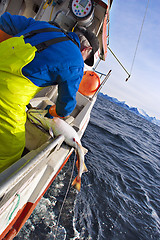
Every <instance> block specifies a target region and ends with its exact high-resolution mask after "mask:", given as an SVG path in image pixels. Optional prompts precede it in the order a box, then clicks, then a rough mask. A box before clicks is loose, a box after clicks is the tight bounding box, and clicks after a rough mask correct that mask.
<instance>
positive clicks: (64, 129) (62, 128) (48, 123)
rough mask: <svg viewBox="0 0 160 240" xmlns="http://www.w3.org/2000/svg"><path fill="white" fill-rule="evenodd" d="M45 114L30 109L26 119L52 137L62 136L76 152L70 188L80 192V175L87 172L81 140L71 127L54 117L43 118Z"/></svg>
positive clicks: (39, 110) (44, 111)
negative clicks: (74, 175) (75, 170)
mask: <svg viewBox="0 0 160 240" xmlns="http://www.w3.org/2000/svg"><path fill="white" fill-rule="evenodd" d="M47 112H48V110H41V109H35V108H31V109H29V110H28V111H27V117H28V119H29V120H30V121H31V122H33V123H34V124H36V125H38V126H40V127H42V128H44V129H45V130H47V131H49V134H50V135H51V136H52V137H54V136H55V137H57V136H59V135H63V136H64V141H65V143H66V144H67V145H69V146H71V147H73V148H74V149H75V150H76V154H77V162H76V167H77V169H78V174H77V176H76V178H75V179H74V180H73V182H72V186H73V187H75V188H76V189H77V190H78V191H80V189H81V177H82V174H83V173H84V172H87V171H88V170H87V167H86V165H85V163H84V155H85V154H84V149H83V146H82V144H81V140H80V138H79V136H78V134H77V132H76V130H75V129H74V128H73V127H72V126H71V125H69V124H68V123H67V122H66V121H64V120H63V119H61V118H58V117H54V118H53V119H50V118H47V117H45V115H46V114H47Z"/></svg>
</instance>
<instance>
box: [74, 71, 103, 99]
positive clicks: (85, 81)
mask: <svg viewBox="0 0 160 240" xmlns="http://www.w3.org/2000/svg"><path fill="white" fill-rule="evenodd" d="M100 84H101V81H100V77H99V76H98V74H97V73H95V72H93V71H85V72H84V75H83V78H82V81H81V83H80V85H79V89H78V91H79V92H80V93H81V94H83V95H85V96H91V95H93V94H94V93H95V92H96V91H97V89H98V88H99V86H100Z"/></svg>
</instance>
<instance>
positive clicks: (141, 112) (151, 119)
mask: <svg viewBox="0 0 160 240" xmlns="http://www.w3.org/2000/svg"><path fill="white" fill-rule="evenodd" d="M99 95H100V96H102V97H104V98H106V99H108V100H109V101H111V102H114V103H116V104H117V105H119V106H121V107H123V108H125V109H127V110H129V111H131V112H133V113H135V114H136V115H139V116H140V117H143V118H145V119H146V120H148V121H149V122H152V123H154V124H156V125H158V126H160V120H158V119H156V118H155V117H150V116H149V115H148V114H147V113H146V112H145V111H144V110H143V109H138V108H136V107H130V106H128V105H127V104H126V103H125V101H122V102H121V101H119V100H118V99H117V98H113V97H109V96H108V95H107V94H103V93H101V92H100V93H99Z"/></svg>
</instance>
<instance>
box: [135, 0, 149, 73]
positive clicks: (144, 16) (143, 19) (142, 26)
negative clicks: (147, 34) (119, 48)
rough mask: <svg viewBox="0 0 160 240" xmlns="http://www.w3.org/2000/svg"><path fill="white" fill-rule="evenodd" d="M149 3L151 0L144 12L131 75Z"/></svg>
mask: <svg viewBox="0 0 160 240" xmlns="http://www.w3.org/2000/svg"><path fill="white" fill-rule="evenodd" d="M148 5H149V0H148V2H147V6H146V10H145V13H144V17H143V21H142V25H141V29H140V33H139V36H138V41H137V45H136V49H135V53H134V56H133V61H132V65H131V70H130V75H131V73H132V70H133V65H134V62H135V58H136V54H137V49H138V45H139V41H140V37H141V34H142V29H143V25H144V21H145V18H146V14H147V10H148Z"/></svg>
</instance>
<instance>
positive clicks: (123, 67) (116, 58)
mask: <svg viewBox="0 0 160 240" xmlns="http://www.w3.org/2000/svg"><path fill="white" fill-rule="evenodd" d="M108 49H109V51H110V52H111V53H112V55H113V56H114V57H115V59H116V60H117V62H118V63H119V64H120V65H121V67H122V68H123V69H124V71H125V72H126V73H127V74H128V77H127V78H126V82H127V81H128V79H129V78H130V76H131V74H130V73H129V72H128V71H127V70H126V68H125V67H124V66H123V64H122V63H121V62H120V60H119V59H118V58H117V56H116V55H115V54H114V52H113V51H112V50H111V49H110V47H109V46H108Z"/></svg>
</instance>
